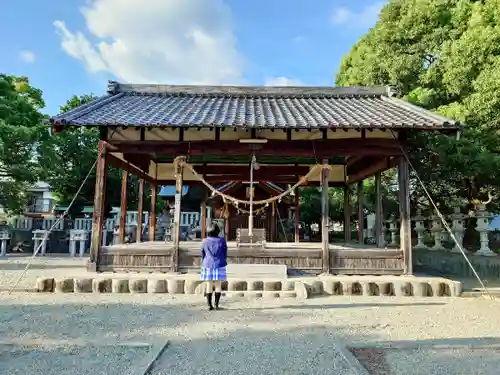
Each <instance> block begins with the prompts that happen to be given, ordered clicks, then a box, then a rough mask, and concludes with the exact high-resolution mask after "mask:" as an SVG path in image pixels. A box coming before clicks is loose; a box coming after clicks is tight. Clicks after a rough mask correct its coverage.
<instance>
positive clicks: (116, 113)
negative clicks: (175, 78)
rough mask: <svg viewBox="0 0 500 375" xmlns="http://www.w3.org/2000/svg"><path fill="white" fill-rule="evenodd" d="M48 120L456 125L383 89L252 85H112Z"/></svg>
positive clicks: (173, 124)
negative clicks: (88, 100) (80, 104)
mask: <svg viewBox="0 0 500 375" xmlns="http://www.w3.org/2000/svg"><path fill="white" fill-rule="evenodd" d="M50 122H51V123H52V124H53V125H62V126H66V125H70V126H71V125H75V126H92V125H95V126H109V127H119V126H132V127H192V128H201V127H217V126H219V127H243V128H247V127H250V128H258V129H267V128H271V129H275V128H280V129H286V128H294V129H301V128H302V129H315V128H318V129H319V128H321V129H329V128H341V129H346V128H355V129H361V128H367V129H370V128H392V129H405V128H406V129H420V130H440V131H443V130H455V129H458V128H459V124H458V123H457V122H455V121H453V120H451V119H448V118H445V117H443V116H440V115H438V114H436V113H434V112H431V111H428V110H425V109H423V108H420V107H418V106H415V105H412V104H410V103H408V102H406V101H404V100H401V99H397V98H395V97H394V96H393V93H392V92H391V89H390V88H388V87H267V86H264V87H252V86H186V85H148V84H139V85H137V84H119V83H116V82H110V83H109V86H108V95H106V96H103V97H101V98H98V99H96V100H94V101H92V102H90V103H87V104H85V105H82V106H80V107H78V108H75V109H73V110H71V111H68V112H66V113H63V114H60V115H58V116H55V117H52V118H51V119H50Z"/></svg>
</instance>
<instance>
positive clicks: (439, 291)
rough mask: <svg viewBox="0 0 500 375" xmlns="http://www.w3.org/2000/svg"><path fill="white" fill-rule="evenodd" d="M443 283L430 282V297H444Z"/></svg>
mask: <svg viewBox="0 0 500 375" xmlns="http://www.w3.org/2000/svg"><path fill="white" fill-rule="evenodd" d="M443 285H444V284H443V283H442V282H441V281H431V282H429V295H430V296H432V297H442V296H443V295H444V287H443Z"/></svg>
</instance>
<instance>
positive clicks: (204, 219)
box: [200, 188, 208, 238]
mask: <svg viewBox="0 0 500 375" xmlns="http://www.w3.org/2000/svg"><path fill="white" fill-rule="evenodd" d="M204 191H205V192H204V193H203V200H202V201H201V213H200V227H201V238H205V237H206V236H207V194H208V191H207V188H205V189H204Z"/></svg>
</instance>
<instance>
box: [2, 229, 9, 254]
mask: <svg viewBox="0 0 500 375" xmlns="http://www.w3.org/2000/svg"><path fill="white" fill-rule="evenodd" d="M9 239H10V234H9V231H8V230H7V228H2V229H0V256H2V257H5V256H7V242H8V241H9Z"/></svg>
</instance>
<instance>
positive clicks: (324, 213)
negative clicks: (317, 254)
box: [321, 159, 330, 273]
mask: <svg viewBox="0 0 500 375" xmlns="http://www.w3.org/2000/svg"><path fill="white" fill-rule="evenodd" d="M323 164H328V159H323ZM328 208H329V197H328V168H323V169H322V170H321V244H322V253H323V256H322V258H323V273H330V246H329V245H330V241H329V237H328V235H329V231H328V218H329V215H328Z"/></svg>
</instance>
